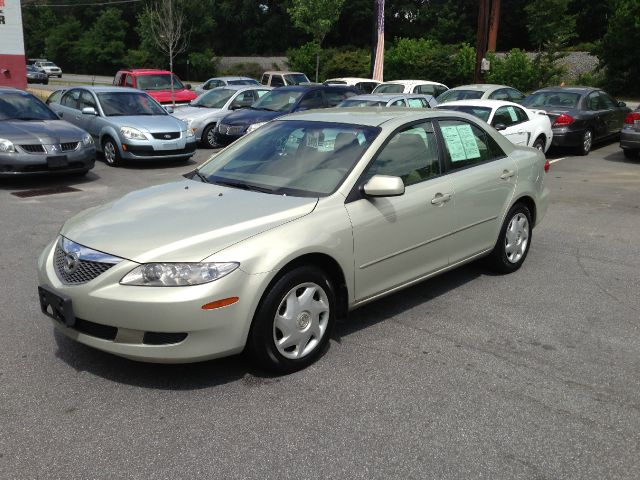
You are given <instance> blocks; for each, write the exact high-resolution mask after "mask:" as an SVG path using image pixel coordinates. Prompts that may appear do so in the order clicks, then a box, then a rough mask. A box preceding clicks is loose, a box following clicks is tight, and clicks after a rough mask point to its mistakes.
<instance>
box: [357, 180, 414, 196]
mask: <svg viewBox="0 0 640 480" xmlns="http://www.w3.org/2000/svg"><path fill="white" fill-rule="evenodd" d="M362 190H363V191H364V193H365V195H368V196H370V197H398V196H400V195H404V183H403V182H402V179H401V178H400V177H392V176H389V175H374V176H373V177H371V178H370V179H369V181H368V182H367V183H365V184H364V187H362Z"/></svg>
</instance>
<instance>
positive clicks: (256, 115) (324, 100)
mask: <svg viewBox="0 0 640 480" xmlns="http://www.w3.org/2000/svg"><path fill="white" fill-rule="evenodd" d="M359 93H360V91H359V90H358V89H357V88H355V87H350V86H337V85H292V86H288V87H280V88H276V89H274V90H271V91H270V92H269V93H266V94H265V95H263V96H262V98H260V99H259V100H258V101H257V102H256V103H254V104H253V105H251V106H250V107H249V108H246V109H242V110H238V111H236V112H233V113H231V114H229V115H227V116H226V117H224V118H223V119H222V120H221V121H220V122H219V123H218V125H217V126H216V129H215V143H216V144H217V145H218V146H221V147H224V146H227V145H229V144H230V143H232V142H234V141H235V140H237V139H238V138H240V137H242V136H243V135H245V134H247V133H250V132H252V131H254V130H255V129H257V128H259V127H261V126H262V125H264V124H265V123H267V122H268V121H270V120H273V119H274V118H277V117H280V116H282V115H286V114H287V113H291V112H299V111H302V110H311V109H314V108H329V107H335V106H337V105H338V104H339V103H340V102H342V101H343V100H345V99H347V98H349V97H353V96H355V95H358V94H359Z"/></svg>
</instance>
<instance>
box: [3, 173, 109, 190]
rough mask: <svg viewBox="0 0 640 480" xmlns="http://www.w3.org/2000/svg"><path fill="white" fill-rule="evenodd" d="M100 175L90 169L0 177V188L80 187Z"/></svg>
mask: <svg viewBox="0 0 640 480" xmlns="http://www.w3.org/2000/svg"><path fill="white" fill-rule="evenodd" d="M100 178H101V177H100V175H98V174H97V173H96V172H95V171H93V170H90V171H89V172H88V173H87V174H85V175H80V174H73V173H60V174H52V175H33V176H24V177H16V178H0V190H6V191H12V192H13V191H15V192H19V191H22V190H41V189H49V188H52V187H74V188H81V187H82V185H86V184H90V183H93V182H95V181H97V180H100Z"/></svg>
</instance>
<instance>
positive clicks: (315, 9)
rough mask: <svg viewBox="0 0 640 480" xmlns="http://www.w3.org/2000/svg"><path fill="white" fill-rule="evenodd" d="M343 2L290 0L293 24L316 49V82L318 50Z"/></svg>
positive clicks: (331, 0) (318, 60) (336, 0)
mask: <svg viewBox="0 0 640 480" xmlns="http://www.w3.org/2000/svg"><path fill="white" fill-rule="evenodd" d="M343 5H344V0H291V7H289V9H288V12H289V15H291V20H292V21H293V24H294V25H295V26H296V27H298V28H299V29H300V30H303V31H304V32H306V33H308V34H310V35H311V38H312V39H313V43H314V45H315V47H316V82H317V81H318V78H319V77H318V75H319V70H320V48H321V46H322V42H323V40H324V38H325V37H326V36H327V33H329V30H331V27H332V26H333V24H334V23H336V21H337V20H338V18H339V17H340V12H341V11H342V6H343Z"/></svg>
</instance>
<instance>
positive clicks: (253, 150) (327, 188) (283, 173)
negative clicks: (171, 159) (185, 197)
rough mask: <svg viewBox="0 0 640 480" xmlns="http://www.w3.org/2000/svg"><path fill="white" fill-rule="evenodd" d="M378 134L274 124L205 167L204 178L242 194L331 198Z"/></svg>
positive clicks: (345, 128)
mask: <svg viewBox="0 0 640 480" xmlns="http://www.w3.org/2000/svg"><path fill="white" fill-rule="evenodd" d="M379 132H380V129H379V128H377V127H367V126H360V125H345V124H340V123H329V122H309V121H303V120H291V121H275V122H271V123H269V124H267V125H265V126H263V127H261V128H259V129H258V130H256V131H255V132H254V133H252V134H251V135H250V136H249V137H246V139H244V140H241V141H239V142H238V143H237V144H235V145H232V146H231V147H228V148H227V149H225V150H223V151H222V152H221V153H220V154H219V155H217V156H216V157H215V161H212V162H208V163H206V164H205V165H203V167H202V168H201V169H200V170H199V172H198V173H199V178H202V179H206V181H207V182H209V183H213V184H219V185H227V186H231V187H235V188H241V189H243V190H256V191H263V192H269V193H273V194H279V195H282V194H286V195H292V196H302V197H321V196H326V195H328V194H330V193H332V192H333V191H335V190H336V189H337V188H338V186H339V185H340V184H341V183H342V181H343V180H344V178H345V177H346V176H347V174H348V173H349V171H350V170H351V169H352V168H353V166H354V165H355V164H356V162H357V161H358V160H359V159H360V157H361V156H362V154H363V153H364V151H365V150H366V149H367V148H368V147H369V146H370V145H371V142H373V140H374V139H375V138H376V136H377V135H378V133H379Z"/></svg>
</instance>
